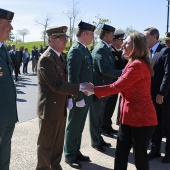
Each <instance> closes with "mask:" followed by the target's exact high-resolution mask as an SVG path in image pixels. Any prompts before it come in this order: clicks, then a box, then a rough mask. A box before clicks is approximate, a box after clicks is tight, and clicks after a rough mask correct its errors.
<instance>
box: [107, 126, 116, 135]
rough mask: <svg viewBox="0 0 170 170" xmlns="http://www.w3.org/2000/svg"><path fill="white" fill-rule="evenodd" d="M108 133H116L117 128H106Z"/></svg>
mask: <svg viewBox="0 0 170 170" xmlns="http://www.w3.org/2000/svg"><path fill="white" fill-rule="evenodd" d="M108 131H109V132H110V133H114V134H117V133H118V130H115V129H113V128H112V127H111V128H110V129H109V130H108Z"/></svg>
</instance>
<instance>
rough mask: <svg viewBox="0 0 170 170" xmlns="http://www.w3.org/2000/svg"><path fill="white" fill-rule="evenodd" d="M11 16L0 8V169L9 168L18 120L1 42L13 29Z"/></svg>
mask: <svg viewBox="0 0 170 170" xmlns="http://www.w3.org/2000/svg"><path fill="white" fill-rule="evenodd" d="M13 16H14V13H13V12H10V11H7V10H4V9H0V170H8V169H9V164H10V156H11V138H12V135H13V131H14V128H15V123H16V122H17V121H18V116H17V106H16V88H15V85H14V81H13V76H12V69H13V68H12V62H11V59H10V56H9V53H8V49H7V47H6V46H5V45H4V44H3V42H4V41H5V40H8V39H9V33H10V31H11V30H13V27H12V25H11V22H12V19H13Z"/></svg>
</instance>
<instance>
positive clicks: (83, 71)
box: [67, 42, 93, 104]
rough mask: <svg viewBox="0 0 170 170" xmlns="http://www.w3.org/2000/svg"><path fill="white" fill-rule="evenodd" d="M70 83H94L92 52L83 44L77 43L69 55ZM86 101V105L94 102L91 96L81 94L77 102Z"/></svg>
mask: <svg viewBox="0 0 170 170" xmlns="http://www.w3.org/2000/svg"><path fill="white" fill-rule="evenodd" d="M67 65H68V81H69V82H71V83H84V82H92V83H93V69H92V56H91V53H90V51H89V50H88V49H87V48H85V47H84V46H83V45H82V44H81V43H79V42H75V43H74V44H73V45H72V47H71V49H70V50H69V52H68V55H67ZM82 99H84V100H85V103H86V104H87V102H90V101H91V100H92V97H91V96H89V97H88V96H86V95H84V94H83V93H82V92H79V97H78V98H77V99H76V100H75V101H81V100H82Z"/></svg>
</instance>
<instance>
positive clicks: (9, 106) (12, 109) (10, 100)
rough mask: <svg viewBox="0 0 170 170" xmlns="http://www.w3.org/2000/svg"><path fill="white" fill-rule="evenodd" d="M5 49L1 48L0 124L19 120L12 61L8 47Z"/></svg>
mask: <svg viewBox="0 0 170 170" xmlns="http://www.w3.org/2000/svg"><path fill="white" fill-rule="evenodd" d="M4 50H5V51H4ZM4 50H3V49H2V48H0V125H3V124H7V123H15V122H17V121H18V116H17V107H16V88H15V85H14V81H13V77H12V62H11V59H10V56H9V53H8V51H7V49H4Z"/></svg>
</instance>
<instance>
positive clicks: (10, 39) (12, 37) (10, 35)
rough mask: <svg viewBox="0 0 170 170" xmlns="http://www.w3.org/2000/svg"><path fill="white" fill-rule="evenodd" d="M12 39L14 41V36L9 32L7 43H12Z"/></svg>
mask: <svg viewBox="0 0 170 170" xmlns="http://www.w3.org/2000/svg"><path fill="white" fill-rule="evenodd" d="M14 39H15V37H14V34H13V32H12V31H11V32H10V33H9V39H8V41H11V42H13V41H14Z"/></svg>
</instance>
